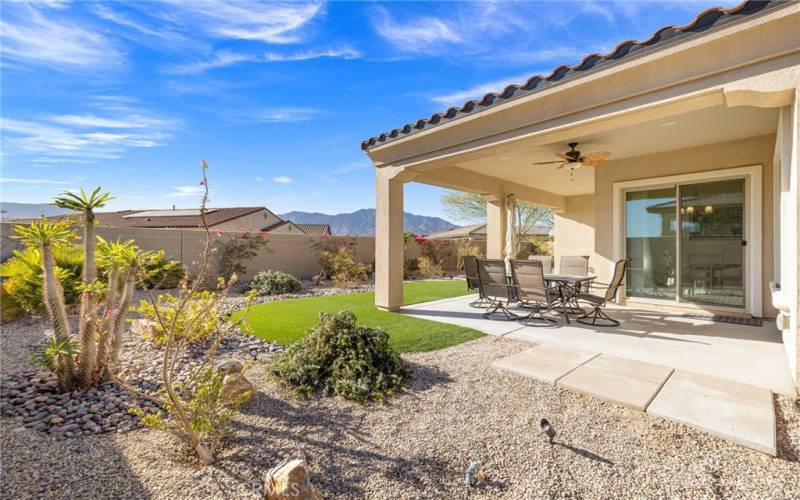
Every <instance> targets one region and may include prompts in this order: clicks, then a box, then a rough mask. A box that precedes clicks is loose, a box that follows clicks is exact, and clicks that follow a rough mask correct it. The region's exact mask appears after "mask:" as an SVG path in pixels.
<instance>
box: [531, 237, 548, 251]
mask: <svg viewBox="0 0 800 500" xmlns="http://www.w3.org/2000/svg"><path fill="white" fill-rule="evenodd" d="M530 255H553V237H552V236H541V235H537V236H532V237H531V240H530Z"/></svg>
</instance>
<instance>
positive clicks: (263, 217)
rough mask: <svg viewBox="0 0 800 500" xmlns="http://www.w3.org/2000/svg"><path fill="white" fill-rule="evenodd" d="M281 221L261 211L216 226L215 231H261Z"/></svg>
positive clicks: (267, 211)
mask: <svg viewBox="0 0 800 500" xmlns="http://www.w3.org/2000/svg"><path fill="white" fill-rule="evenodd" d="M280 221H281V219H280V218H278V216H276V215H275V214H273V213H272V212H270V211H269V210H266V209H264V210H259V211H258V212H253V213H251V214H248V215H243V216H241V217H237V218H235V219H231V220H228V221H225V222H223V223H221V224H216V225H214V227H213V229H214V230H215V231H253V232H255V231H260V230H262V229H264V228H265V227H269V226H271V225H272V224H276V223H278V222H280Z"/></svg>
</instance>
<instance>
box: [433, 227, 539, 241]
mask: <svg viewBox="0 0 800 500" xmlns="http://www.w3.org/2000/svg"><path fill="white" fill-rule="evenodd" d="M552 230H553V228H551V227H549V226H535V227H534V228H533V232H532V234H531V235H536V236H547V235H549V234H551V233H552ZM468 237H479V238H485V237H486V224H472V225H470V226H463V227H456V228H453V229H448V230H447V231H441V232H439V233H434V234H429V235H428V236H427V238H428V239H430V240H452V239H459V238H468Z"/></svg>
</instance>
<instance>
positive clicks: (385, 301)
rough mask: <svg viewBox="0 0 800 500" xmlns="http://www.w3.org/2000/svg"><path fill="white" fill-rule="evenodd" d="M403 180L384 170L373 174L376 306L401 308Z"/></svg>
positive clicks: (388, 168) (394, 170) (393, 171)
mask: <svg viewBox="0 0 800 500" xmlns="http://www.w3.org/2000/svg"><path fill="white" fill-rule="evenodd" d="M403 259H404V254H403V178H402V177H401V176H400V175H397V171H396V169H394V168H392V167H383V168H378V169H377V170H376V175H375V305H376V306H377V307H378V308H380V309H385V310H388V311H396V310H398V309H400V306H402V305H403Z"/></svg>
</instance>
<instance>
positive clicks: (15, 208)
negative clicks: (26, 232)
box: [0, 201, 69, 219]
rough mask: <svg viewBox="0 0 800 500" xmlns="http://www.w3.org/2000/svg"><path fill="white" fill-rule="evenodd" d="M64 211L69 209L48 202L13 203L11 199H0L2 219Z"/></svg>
mask: <svg viewBox="0 0 800 500" xmlns="http://www.w3.org/2000/svg"><path fill="white" fill-rule="evenodd" d="M66 212H69V210H64V209H63V208H58V207H57V206H55V205H50V204H49V203H15V202H12V201H0V218H2V219H13V218H17V217H39V216H41V215H44V216H46V217H51V216H53V215H61V214H63V213H66Z"/></svg>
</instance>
